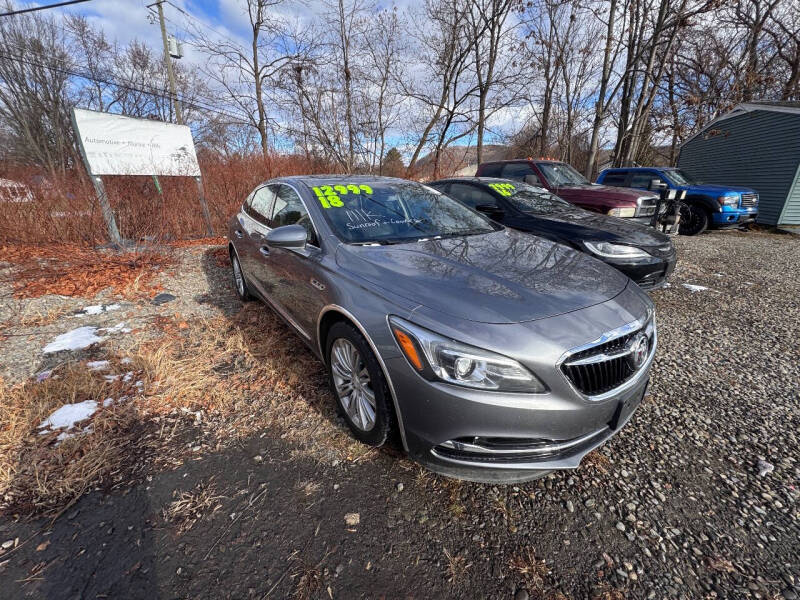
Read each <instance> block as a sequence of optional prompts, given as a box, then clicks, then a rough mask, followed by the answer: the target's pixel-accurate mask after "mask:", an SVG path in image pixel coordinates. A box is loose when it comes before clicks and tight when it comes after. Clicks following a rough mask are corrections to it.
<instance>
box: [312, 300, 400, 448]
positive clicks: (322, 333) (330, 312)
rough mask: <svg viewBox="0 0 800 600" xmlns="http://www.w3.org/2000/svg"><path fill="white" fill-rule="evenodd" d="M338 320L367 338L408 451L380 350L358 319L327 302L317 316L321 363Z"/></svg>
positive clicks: (394, 397) (397, 406) (390, 380)
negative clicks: (390, 398) (331, 330)
mask: <svg viewBox="0 0 800 600" xmlns="http://www.w3.org/2000/svg"><path fill="white" fill-rule="evenodd" d="M338 322H344V323H348V324H350V325H352V326H353V327H355V328H356V329H357V330H358V331H359V333H361V335H363V336H364V339H365V340H367V345H369V347H370V350H372V353H373V354H374V355H375V358H376V359H377V361H378V365H379V366H380V368H381V372H382V373H383V377H384V379H386V385H387V387H388V388H389V395H390V396H391V397H392V405H393V407H394V416H395V419H396V422H397V428H398V429H399V430H400V439H401V441H402V444H403V449H404V450H405V451H406V452H408V444H407V442H406V430H405V426H404V425H403V415H402V413H401V412H400V405H399V404H398V402H397V394H396V393H395V391H394V385H393V384H392V378H391V377H390V376H389V370H388V369H387V368H386V363H385V362H384V361H383V357H382V356H381V354H380V352H378V347H377V346H376V345H375V342H373V341H372V337H371V336H370V335H369V333H367V330H366V329H365V328H364V326H363V325H361V323H359V321H358V319H357V318H356V317H355V316H354V315H353V314H352V313H351V312H350V311H348V310H347V309H345V308H342V307H341V306H339V305H337V304H328V305H327V306H325V307H324V308H323V309H322V310H321V311H320V313H319V317H317V348H318V350H319V356H320V358H321V359H322V362H323V364H325V366H326V367H327V366H328V358H327V356H326V355H325V347H326V346H327V336H328V332H329V331H330V329H331V327H332V326H333V324H334V323H338Z"/></svg>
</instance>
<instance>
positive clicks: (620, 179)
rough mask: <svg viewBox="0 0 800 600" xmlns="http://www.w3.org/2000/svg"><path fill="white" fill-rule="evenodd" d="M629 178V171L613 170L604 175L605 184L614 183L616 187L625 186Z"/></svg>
mask: <svg viewBox="0 0 800 600" xmlns="http://www.w3.org/2000/svg"><path fill="white" fill-rule="evenodd" d="M627 178H628V172H627V171H611V172H610V173H606V174H605V177H603V185H613V186H614V187H623V186H624V185H625V180H626V179H627Z"/></svg>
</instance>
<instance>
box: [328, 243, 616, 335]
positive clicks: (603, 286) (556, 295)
mask: <svg viewBox="0 0 800 600" xmlns="http://www.w3.org/2000/svg"><path fill="white" fill-rule="evenodd" d="M336 263H337V265H338V266H339V267H340V268H341V269H342V270H343V271H346V272H347V273H348V274H350V275H352V276H354V277H357V278H359V279H361V280H363V281H366V282H369V283H370V284H372V285H373V286H375V287H376V288H378V290H386V291H388V292H391V293H393V294H396V295H398V296H401V297H403V298H406V299H408V300H410V301H411V302H414V303H419V304H421V305H423V306H426V307H428V308H430V309H433V310H436V311H439V312H441V313H444V314H447V315H450V316H452V317H456V318H459V319H465V320H468V321H477V322H482V323H518V322H521V321H532V320H535V319H542V318H546V317H551V316H554V315H558V314H563V313H567V312H571V311H574V310H578V309H581V308H586V307H588V306H593V305H595V304H599V303H601V302H605V301H607V300H610V299H611V298H613V297H615V296H616V295H618V294H619V293H620V292H622V290H624V289H625V286H626V285H627V284H628V279H627V278H626V277H625V276H624V275H622V274H621V273H620V272H619V271H617V270H616V269H613V268H611V267H609V266H607V265H605V264H604V263H602V262H600V261H598V260H595V259H593V258H591V257H590V256H588V255H586V254H583V253H580V252H576V251H574V250H572V249H570V248H568V247H566V246H562V245H560V244H556V243H554V242H551V241H549V240H545V239H543V238H539V237H536V236H532V235H527V234H522V233H517V232H514V231H511V230H508V229H504V230H500V231H496V232H493V233H487V234H483V235H473V236H466V237H458V238H445V239H441V240H428V241H421V242H413V243H409V244H401V245H391V246H353V245H346V244H341V245H340V246H339V247H338V249H337V251H336Z"/></svg>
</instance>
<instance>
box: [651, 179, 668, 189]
mask: <svg viewBox="0 0 800 600" xmlns="http://www.w3.org/2000/svg"><path fill="white" fill-rule="evenodd" d="M666 187H667V184H666V183H662V182H661V180H660V179H651V180H650V183H649V184H648V185H647V189H648V190H660V189H662V188H666Z"/></svg>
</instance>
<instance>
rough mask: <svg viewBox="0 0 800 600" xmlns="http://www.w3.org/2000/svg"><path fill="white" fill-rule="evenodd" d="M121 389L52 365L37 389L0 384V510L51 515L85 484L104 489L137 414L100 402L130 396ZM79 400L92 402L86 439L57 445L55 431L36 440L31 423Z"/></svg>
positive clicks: (80, 369) (129, 406) (30, 384)
mask: <svg viewBox="0 0 800 600" xmlns="http://www.w3.org/2000/svg"><path fill="white" fill-rule="evenodd" d="M125 370H130V366H128V365H126V367H125ZM127 385H128V384H123V383H122V382H121V381H113V382H110V381H106V380H105V379H104V377H103V373H101V372H95V371H89V370H88V369H86V367H85V366H84V365H81V364H78V363H70V364H66V365H62V366H60V367H58V368H57V369H55V370H54V371H53V373H52V375H51V376H50V377H49V378H48V379H45V380H44V381H42V382H41V383H36V382H35V381H33V380H29V381H26V382H24V383H22V384H16V385H9V384H6V383H4V382H0V499H2V500H0V512H1V511H8V510H13V511H15V512H21V513H52V512H54V511H58V510H59V509H60V508H61V507H63V506H65V505H69V503H71V502H73V501H74V500H76V499H77V498H78V497H80V496H81V495H82V494H83V493H84V492H85V491H87V490H88V489H90V488H91V487H92V486H95V485H100V484H102V483H104V482H106V483H110V482H111V480H112V478H113V476H114V475H115V473H117V472H118V469H119V467H120V465H122V464H124V463H125V462H126V461H127V460H128V456H127V454H128V452H130V448H131V445H132V442H133V438H134V435H135V432H136V431H137V429H138V413H137V408H136V406H135V402H134V401H133V400H132V399H131V400H128V401H127V402H123V403H118V404H112V405H111V406H109V407H103V406H102V403H103V400H104V399H105V398H108V397H114V398H119V397H120V396H121V395H122V394H123V393H128V394H129V395H130V394H133V393H134V392H133V391H132V390H130V389H127V390H126V389H125V387H124V386H127ZM84 400H94V401H95V402H97V403H98V410H97V412H95V414H94V415H93V416H92V417H91V421H90V422H91V428H92V433H89V434H79V435H76V436H74V437H71V438H68V439H66V440H64V441H63V442H60V443H59V442H57V440H56V439H55V438H56V436H57V434H56V433H55V432H53V433H48V434H46V435H40V434H39V431H38V430H37V427H38V425H39V424H40V423H41V422H42V421H43V420H45V419H46V418H47V417H48V416H49V415H50V414H51V413H52V412H53V411H54V410H55V409H57V408H59V407H61V406H63V405H65V404H74V403H76V402H82V401H84Z"/></svg>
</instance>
